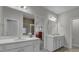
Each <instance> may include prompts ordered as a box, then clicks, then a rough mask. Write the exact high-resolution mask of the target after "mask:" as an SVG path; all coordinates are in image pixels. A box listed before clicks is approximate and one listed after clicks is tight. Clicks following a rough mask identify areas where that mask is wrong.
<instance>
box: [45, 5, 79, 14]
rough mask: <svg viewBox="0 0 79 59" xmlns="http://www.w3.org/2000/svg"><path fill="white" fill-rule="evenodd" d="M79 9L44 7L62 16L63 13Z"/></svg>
mask: <svg viewBox="0 0 79 59" xmlns="http://www.w3.org/2000/svg"><path fill="white" fill-rule="evenodd" d="M77 7H78V6H44V8H46V9H48V10H50V11H52V12H54V13H56V14H61V13H63V12H66V11H69V10H72V9H75V8H77Z"/></svg>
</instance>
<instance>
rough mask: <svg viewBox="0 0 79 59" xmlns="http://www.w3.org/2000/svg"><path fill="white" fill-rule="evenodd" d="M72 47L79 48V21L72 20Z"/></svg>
mask: <svg viewBox="0 0 79 59" xmlns="http://www.w3.org/2000/svg"><path fill="white" fill-rule="evenodd" d="M72 47H79V19H75V20H72Z"/></svg>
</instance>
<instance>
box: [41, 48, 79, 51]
mask: <svg viewBox="0 0 79 59" xmlns="http://www.w3.org/2000/svg"><path fill="white" fill-rule="evenodd" d="M40 52H49V51H48V50H45V49H42V50H41V51H40ZM54 52H79V48H78V47H73V48H72V49H67V48H60V49H58V50H56V51H54Z"/></svg>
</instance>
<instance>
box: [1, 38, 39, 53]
mask: <svg viewBox="0 0 79 59" xmlns="http://www.w3.org/2000/svg"><path fill="white" fill-rule="evenodd" d="M39 51H40V40H39V39H36V40H28V41H20V42H12V43H4V44H0V52H39Z"/></svg>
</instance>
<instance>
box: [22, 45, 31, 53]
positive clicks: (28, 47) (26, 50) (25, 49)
mask: <svg viewBox="0 0 79 59" xmlns="http://www.w3.org/2000/svg"><path fill="white" fill-rule="evenodd" d="M23 49H24V52H33V46H32V45H30V46H25V47H24V48H23Z"/></svg>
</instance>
